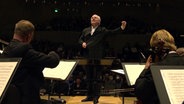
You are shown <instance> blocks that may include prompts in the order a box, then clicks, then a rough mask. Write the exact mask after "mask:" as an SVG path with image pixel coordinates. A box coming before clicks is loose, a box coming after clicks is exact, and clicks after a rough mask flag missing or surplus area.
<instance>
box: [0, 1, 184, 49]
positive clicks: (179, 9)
mask: <svg viewBox="0 0 184 104" xmlns="http://www.w3.org/2000/svg"><path fill="white" fill-rule="evenodd" d="M183 4H184V1H183V0H1V1H0V38H2V39H4V40H6V41H9V40H10V39H11V36H12V35H13V28H14V24H15V23H16V22H17V21H19V20H20V19H28V20H30V21H32V22H33V23H34V24H35V26H36V29H37V31H38V33H37V35H38V36H39V32H40V31H41V32H46V34H55V33H47V32H48V31H52V32H53V31H54V32H55V31H57V32H60V33H58V34H60V35H59V36H61V34H62V35H67V34H68V32H72V33H73V32H77V33H76V34H77V36H74V37H75V38H78V35H80V32H81V31H82V29H83V28H84V27H86V26H89V23H90V22H89V21H90V17H91V15H92V14H93V13H97V14H99V15H100V16H101V18H102V25H103V26H105V27H107V28H110V29H111V28H115V27H118V26H120V25H121V20H126V21H127V28H126V30H125V32H124V34H134V35H139V34H141V35H145V34H152V33H153V32H154V31H156V30H158V29H160V28H165V29H167V30H168V31H169V32H171V34H172V35H174V36H175V37H176V39H177V41H180V42H181V41H182V39H181V37H180V35H182V34H183V32H184V29H183V23H184V14H183V11H184V6H183ZM55 10H57V11H58V12H55ZM63 32H64V33H63ZM42 34H43V33H42ZM59 36H58V35H56V36H55V37H52V39H51V38H47V37H49V36H48V35H45V36H42V37H44V38H46V39H48V40H49V39H50V40H51V41H53V40H56V41H60V40H58V37H59ZM50 37H51V36H50ZM61 38H62V37H61ZM71 38H72V37H71ZM140 38H142V37H140ZM76 40H77V39H76ZM146 40H149V37H148V39H146ZM61 41H63V40H61ZM133 41H134V38H133ZM136 41H137V40H136ZM141 41H142V40H141ZM178 44H179V45H181V44H180V43H179V42H178ZM181 46H182V45H181Z"/></svg>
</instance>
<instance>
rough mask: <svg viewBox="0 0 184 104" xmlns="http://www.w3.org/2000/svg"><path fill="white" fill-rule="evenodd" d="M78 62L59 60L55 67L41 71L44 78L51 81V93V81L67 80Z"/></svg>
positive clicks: (52, 84)
mask: <svg viewBox="0 0 184 104" xmlns="http://www.w3.org/2000/svg"><path fill="white" fill-rule="evenodd" d="M78 62H79V61H78V60H61V61H60V62H59V65H58V66H57V67H55V68H45V69H44V70H43V75H44V77H45V78H48V79H51V93H52V90H53V86H54V83H53V80H68V79H69V77H70V75H71V74H72V72H73V71H74V69H75V68H76V66H77V64H78ZM59 97H60V96H59ZM49 99H50V98H49Z"/></svg>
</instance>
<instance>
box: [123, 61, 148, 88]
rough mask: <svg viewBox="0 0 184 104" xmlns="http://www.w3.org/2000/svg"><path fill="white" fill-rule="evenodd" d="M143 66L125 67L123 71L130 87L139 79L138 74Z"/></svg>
mask: <svg viewBox="0 0 184 104" xmlns="http://www.w3.org/2000/svg"><path fill="white" fill-rule="evenodd" d="M144 67H145V65H140V64H137V65H136V64H132V65H131V64H129V65H125V70H126V73H127V76H128V78H129V81H130V82H129V83H130V84H131V85H134V84H135V81H136V79H137V78H138V77H139V75H140V73H141V72H142V70H143V69H144Z"/></svg>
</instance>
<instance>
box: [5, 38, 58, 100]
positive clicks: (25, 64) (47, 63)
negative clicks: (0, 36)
mask: <svg viewBox="0 0 184 104" xmlns="http://www.w3.org/2000/svg"><path fill="white" fill-rule="evenodd" d="M3 56H4V57H10V58H11V57H20V58H22V60H21V63H20V65H19V67H18V69H17V72H16V73H15V76H14V78H13V80H12V83H11V84H13V85H15V86H16V87H17V88H18V90H19V91H20V95H21V103H20V104H39V103H40V95H39V90H40V86H41V85H42V84H43V82H44V77H43V73H42V71H43V69H44V68H45V67H50V68H54V67H56V66H57V65H58V64H59V56H58V54H56V53H55V52H50V53H49V54H48V55H46V54H44V53H40V52H37V51H35V50H34V49H33V48H32V46H31V45H30V44H25V43H22V42H20V41H18V40H14V39H13V40H12V41H11V42H10V44H9V45H8V46H7V47H6V48H5V49H4V51H3Z"/></svg>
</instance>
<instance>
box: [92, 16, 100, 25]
mask: <svg viewBox="0 0 184 104" xmlns="http://www.w3.org/2000/svg"><path fill="white" fill-rule="evenodd" d="M100 21H101V19H100V16H98V15H96V14H94V15H92V17H91V25H92V26H93V27H95V26H98V25H100Z"/></svg>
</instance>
